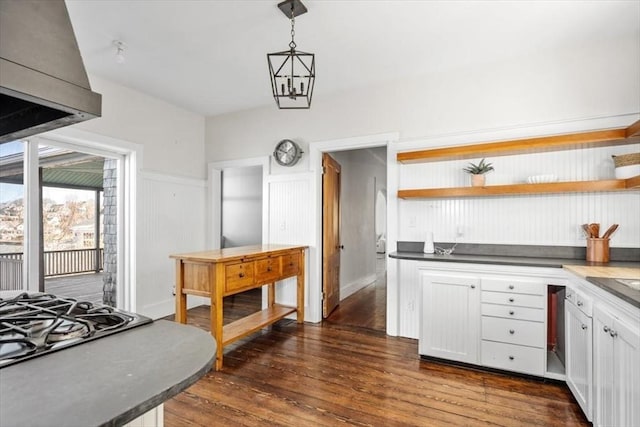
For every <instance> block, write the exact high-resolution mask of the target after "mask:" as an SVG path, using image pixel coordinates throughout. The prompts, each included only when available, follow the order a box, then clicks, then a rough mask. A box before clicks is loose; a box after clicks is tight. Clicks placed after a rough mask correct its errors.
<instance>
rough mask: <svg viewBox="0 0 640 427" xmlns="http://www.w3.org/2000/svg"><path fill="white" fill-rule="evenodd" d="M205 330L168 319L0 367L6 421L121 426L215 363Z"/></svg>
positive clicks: (1, 418) (2, 421)
mask: <svg viewBox="0 0 640 427" xmlns="http://www.w3.org/2000/svg"><path fill="white" fill-rule="evenodd" d="M215 352H216V344H215V341H214V340H213V339H212V337H211V335H209V334H208V333H207V332H206V331H203V330H200V329H197V328H195V327H192V326H186V325H180V324H177V323H174V322H169V321H166V320H160V321H156V322H153V323H151V324H149V325H143V326H139V327H137V328H133V329H129V330H126V331H123V332H120V333H117V334H114V335H110V336H107V337H104V338H100V339H97V340H94V341H90V342H87V343H83V344H80V345H76V346H74V347H69V348H66V349H63V350H60V351H57V352H53V353H50V354H47V355H44V356H41V357H37V358H34V359H30V360H26V361H24V362H21V363H18V364H14V365H11V366H7V367H4V368H2V369H0V425H2V426H12V427H20V426H32V427H36V426H83V427H88V426H116V425H117V426H119V425H123V424H125V423H127V422H129V421H131V420H133V419H135V418H137V417H138V416H140V415H142V414H144V413H146V412H147V411H149V410H151V409H153V408H155V407H156V406H158V405H160V404H161V403H163V402H164V401H166V400H167V399H170V398H171V397H173V396H175V395H176V394H178V393H180V392H181V391H182V390H184V389H186V388H187V387H189V386H190V385H191V384H193V383H195V382H196V381H197V380H198V379H200V378H201V377H202V376H204V375H205V374H206V373H207V372H208V371H209V369H210V368H211V366H212V364H213V362H214V357H215Z"/></svg>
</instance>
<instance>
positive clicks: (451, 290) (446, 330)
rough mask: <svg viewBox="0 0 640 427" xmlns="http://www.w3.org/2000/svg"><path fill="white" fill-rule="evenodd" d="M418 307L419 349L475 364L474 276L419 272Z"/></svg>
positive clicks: (477, 313) (477, 314) (477, 309)
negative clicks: (419, 312)
mask: <svg viewBox="0 0 640 427" xmlns="http://www.w3.org/2000/svg"><path fill="white" fill-rule="evenodd" d="M420 283H421V288H422V310H421V321H420V341H419V353H420V354H422V355H425V356H431V357H438V358H442V359H447V360H453V361H457V362H465V363H473V364H478V362H479V348H478V347H479V343H480V331H479V319H480V297H479V292H480V289H479V284H480V280H479V278H478V277H476V276H473V275H466V274H458V273H455V274H432V273H429V272H425V271H422V272H421V273H420Z"/></svg>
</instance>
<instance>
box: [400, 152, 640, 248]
mask: <svg viewBox="0 0 640 427" xmlns="http://www.w3.org/2000/svg"><path fill="white" fill-rule="evenodd" d="M639 151H640V144H633V145H624V146H617V147H598V148H588V149H585V148H579V149H575V150H567V151H556V152H550V153H526V154H518V155H512V156H504V157H494V158H491V157H487V161H488V162H491V163H493V166H494V167H495V171H493V172H490V173H489V174H488V175H487V185H500V184H514V183H523V182H526V178H527V177H528V176H531V175H539V174H555V175H557V176H558V180H559V181H580V180H599V179H613V178H614V165H613V160H612V158H611V155H620V154H627V153H633V152H639ZM479 160H480V158H478V159H471V160H453V161H439V162H431V163H419V164H406V165H405V164H402V165H400V167H399V188H400V189H411V188H440V187H462V186H467V185H469V175H468V174H467V173H465V172H463V171H462V168H464V167H465V166H466V165H467V164H468V163H469V161H472V162H473V163H477V161H479ZM398 212H399V224H398V226H399V228H398V240H416V241H422V240H424V237H425V234H426V232H428V231H433V233H434V239H435V240H436V241H446V242H453V241H458V242H467V243H487V244H490V243H494V244H526V245H556V246H564V245H567V246H584V245H585V244H586V243H585V239H584V237H583V236H582V233H581V231H580V224H583V223H590V222H599V223H600V224H601V229H602V228H603V227H604V229H606V227H609V225H611V224H613V223H618V224H620V228H619V229H618V231H617V232H616V233H615V234H614V236H613V238H612V240H611V246H612V247H638V246H640V191H637V190H634V191H625V192H602V193H601V192H594V193H564V194H552V195H522V196H500V197H478V198H457V199H456V198H452V199H409V200H399V203H398Z"/></svg>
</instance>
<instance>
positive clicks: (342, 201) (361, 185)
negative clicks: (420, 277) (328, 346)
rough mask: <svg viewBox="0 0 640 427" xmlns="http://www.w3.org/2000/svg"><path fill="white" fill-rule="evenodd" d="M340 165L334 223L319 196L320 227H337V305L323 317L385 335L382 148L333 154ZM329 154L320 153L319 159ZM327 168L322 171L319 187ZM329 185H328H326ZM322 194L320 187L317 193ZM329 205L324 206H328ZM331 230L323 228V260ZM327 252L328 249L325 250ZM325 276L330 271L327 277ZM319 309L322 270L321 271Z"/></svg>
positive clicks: (384, 162)
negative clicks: (336, 218)
mask: <svg viewBox="0 0 640 427" xmlns="http://www.w3.org/2000/svg"><path fill="white" fill-rule="evenodd" d="M329 154H330V155H331V157H332V158H335V160H336V161H337V163H339V164H340V165H341V173H340V183H341V187H340V188H341V189H340V192H339V205H340V207H341V209H340V214H339V218H338V220H337V221H327V217H326V215H327V214H328V212H329V214H330V212H331V211H330V210H329V211H327V206H328V203H327V202H328V201H327V197H323V216H324V218H323V224H325V225H326V224H327V223H329V224H330V223H332V222H335V223H337V224H338V225H339V229H338V232H337V233H336V234H337V235H338V236H339V240H338V242H337V244H336V246H337V247H339V248H340V250H339V251H338V253H339V257H340V259H339V262H338V265H339V266H340V269H339V280H338V282H339V284H340V285H339V292H338V295H340V300H339V305H338V307H337V309H335V311H333V313H331V314H330V315H327V313H324V316H323V317H325V318H326V320H327V321H329V322H331V323H339V324H346V325H350V326H359V327H364V328H369V329H376V330H380V331H385V330H386V328H385V326H386V298H387V296H386V254H385V252H386V182H387V149H386V147H375V148H363V149H357V150H345V151H333V152H330V153H329ZM329 154H327V153H324V154H323V159H324V158H326V156H328V155H329ZM329 171H330V168H327V167H325V168H324V175H323V183H324V184H325V186H326V184H327V182H326V177H327V175H328V174H329ZM329 184H331V181H329ZM323 194H326V187H325V188H323ZM329 202H330V201H329ZM327 234H331V229H330V228H327V227H326V226H325V227H323V245H324V246H323V251H324V254H325V256H323V260H324V262H325V264H326V253H327V248H326V245H327V242H329V244H331V241H332V240H331V238H330V236H327ZM328 249H331V248H328ZM329 274H331V272H329ZM323 282H324V285H325V290H324V292H325V295H324V297H325V305H326V302H327V300H330V299H329V298H328V295H330V294H329V293H328V292H327V291H326V284H327V282H328V280H327V270H326V268H324V269H323Z"/></svg>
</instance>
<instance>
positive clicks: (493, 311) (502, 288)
mask: <svg viewBox="0 0 640 427" xmlns="http://www.w3.org/2000/svg"><path fill="white" fill-rule="evenodd" d="M481 288H482V296H481V301H482V303H481V304H482V309H481V310H482V323H481V324H482V334H481V336H482V347H481V354H482V358H481V360H482V365H484V366H489V367H492V368H498V369H505V370H508V371H514V372H522V373H525V374H531V375H537V376H543V375H544V373H545V353H546V352H545V344H546V333H547V331H546V328H545V319H546V316H545V296H546V286H545V283H544V282H543V281H541V280H536V279H527V278H523V277H517V276H516V277H511V276H490V277H485V276H483V277H482V278H481Z"/></svg>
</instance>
